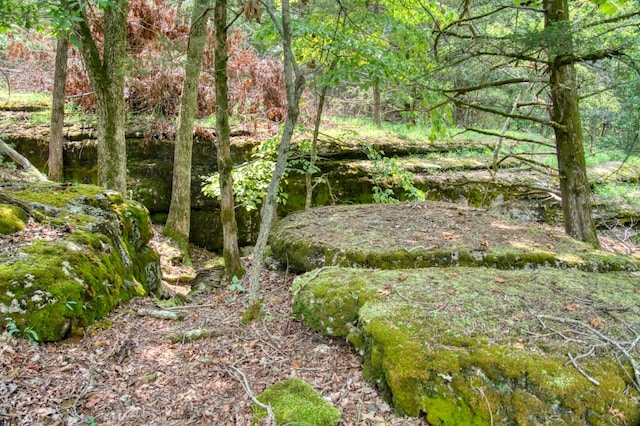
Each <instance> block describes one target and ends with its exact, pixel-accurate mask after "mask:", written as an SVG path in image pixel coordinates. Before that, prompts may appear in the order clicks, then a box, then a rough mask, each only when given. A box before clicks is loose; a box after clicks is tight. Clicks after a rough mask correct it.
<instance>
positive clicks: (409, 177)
mask: <svg viewBox="0 0 640 426" xmlns="http://www.w3.org/2000/svg"><path fill="white" fill-rule="evenodd" d="M366 149H367V157H368V158H369V160H371V161H373V167H372V169H371V177H372V179H373V183H374V186H373V189H372V191H373V194H372V198H373V201H375V202H376V203H397V202H398V201H399V200H398V198H396V194H395V192H394V191H393V190H392V189H391V188H392V187H396V186H399V187H400V188H402V191H403V198H405V199H407V200H411V201H424V199H425V194H424V192H423V191H421V190H419V189H418V188H416V186H415V185H414V184H413V179H414V178H415V175H414V174H413V173H411V172H410V171H408V170H405V169H404V168H402V165H400V163H399V162H398V160H397V159H395V158H389V157H385V156H384V152H383V151H378V150H376V148H375V147H374V146H373V145H367V146H366Z"/></svg>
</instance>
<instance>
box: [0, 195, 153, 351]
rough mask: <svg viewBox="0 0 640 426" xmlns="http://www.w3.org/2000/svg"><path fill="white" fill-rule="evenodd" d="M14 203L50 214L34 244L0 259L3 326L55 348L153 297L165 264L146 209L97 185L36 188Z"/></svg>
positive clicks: (5, 253) (21, 246) (19, 245)
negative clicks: (121, 307) (135, 301)
mask: <svg viewBox="0 0 640 426" xmlns="http://www.w3.org/2000/svg"><path fill="white" fill-rule="evenodd" d="M12 195H13V196H14V197H16V198H18V199H20V200H22V201H25V202H27V203H29V204H30V206H32V207H33V208H34V209H36V210H38V211H40V212H42V213H44V214H45V215H46V220H45V221H43V223H39V224H35V225H34V226H35V227H36V228H38V229H37V231H38V235H36V237H35V238H33V240H31V241H29V242H28V243H24V244H22V243H17V244H16V245H15V247H12V248H11V249H10V250H6V251H3V252H2V254H0V290H1V291H0V311H1V312H0V313H1V315H0V325H1V326H3V327H6V326H7V324H8V323H10V324H11V325H12V326H14V327H18V329H20V330H26V329H29V330H32V331H33V332H34V333H35V335H36V336H37V338H38V340H41V341H55V340H60V339H62V338H64V337H66V336H67V335H68V334H69V333H70V332H71V331H73V330H74V329H79V328H81V327H84V326H86V325H88V324H91V323H92V322H94V321H95V320H97V319H99V318H101V317H103V316H105V315H106V314H108V313H109V312H110V311H111V310H112V309H113V308H114V307H115V306H117V304H118V303H120V302H121V301H128V300H130V299H131V298H132V297H136V296H142V295H145V294H147V293H148V292H150V291H154V290H155V289H156V288H157V286H158V285H159V281H160V266H159V256H158V253H157V252H155V250H153V249H151V248H150V247H149V246H148V245H147V243H148V242H149V240H150V239H151V237H152V235H153V229H152V228H151V222H150V220H149V216H148V212H147V211H146V209H145V208H144V207H143V206H142V205H140V204H139V203H136V202H133V201H129V200H124V199H123V198H122V197H121V196H120V195H119V194H117V193H114V192H109V191H104V189H102V188H99V187H94V186H90V185H60V184H49V183H47V184H30V185H29V187H28V189H22V190H20V189H19V190H17V191H14V192H12Z"/></svg>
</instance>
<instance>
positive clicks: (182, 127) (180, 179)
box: [164, 0, 210, 264]
mask: <svg viewBox="0 0 640 426" xmlns="http://www.w3.org/2000/svg"><path fill="white" fill-rule="evenodd" d="M209 5H210V2H209V0H196V2H195V3H194V5H193V12H192V15H191V28H190V30H189V43H188V46H187V62H186V63H185V66H184V82H183V84H182V95H181V97H180V112H179V114H178V129H177V132H176V141H175V149H174V155H173V186H172V189H171V205H170V207H169V216H168V217H167V223H166V225H165V228H164V234H165V235H167V236H169V237H171V238H173V239H174V240H175V241H176V243H177V244H178V247H179V248H180V251H181V253H182V255H183V262H184V263H186V264H190V263H191V261H190V258H189V232H190V230H191V156H192V151H193V125H194V122H195V118H196V112H197V108H198V82H199V79H200V71H201V69H202V55H203V53H204V48H205V45H206V44H207V22H208V15H209Z"/></svg>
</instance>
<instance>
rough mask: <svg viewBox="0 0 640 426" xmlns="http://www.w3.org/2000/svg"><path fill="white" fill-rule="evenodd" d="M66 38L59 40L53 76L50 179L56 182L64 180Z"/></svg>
mask: <svg viewBox="0 0 640 426" xmlns="http://www.w3.org/2000/svg"><path fill="white" fill-rule="evenodd" d="M67 45H68V42H67V39H66V38H65V37H60V38H58V42H57V45H56V61H55V71H54V76H53V95H52V99H51V134H50V135H49V179H51V180H52V181H56V182H62V181H63V180H64V163H63V159H62V152H63V150H62V147H63V143H64V135H63V131H64V98H65V93H66V90H65V88H66V85H67V58H68V55H67V51H68V46H67Z"/></svg>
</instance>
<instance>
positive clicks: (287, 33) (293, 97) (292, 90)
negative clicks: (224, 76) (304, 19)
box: [249, 0, 305, 303]
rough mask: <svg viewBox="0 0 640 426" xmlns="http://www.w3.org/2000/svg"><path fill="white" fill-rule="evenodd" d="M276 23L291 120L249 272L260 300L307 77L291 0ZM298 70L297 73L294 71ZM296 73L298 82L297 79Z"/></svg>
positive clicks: (252, 296) (284, 1)
mask: <svg viewBox="0 0 640 426" xmlns="http://www.w3.org/2000/svg"><path fill="white" fill-rule="evenodd" d="M268 11H269V15H270V16H271V19H272V21H273V22H274V24H275V25H276V27H277V28H278V30H279V32H280V35H281V37H282V47H283V50H284V76H285V78H284V80H285V85H286V89H287V119H286V121H285V124H284V131H283V132H282V138H281V139H280V146H279V147H278V159H277V160H276V166H275V169H274V171H273V176H272V177H271V182H269V187H268V188H267V197H266V199H265V202H264V206H263V210H262V219H261V223H260V232H259V233H258V239H257V241H256V245H255V249H254V252H253V261H252V262H251V270H250V272H249V300H250V301H251V302H254V303H255V302H256V301H258V296H259V294H260V271H262V265H263V257H264V249H265V247H266V245H267V241H268V240H269V234H270V232H271V224H272V222H273V217H274V214H275V207H276V198H277V195H278V189H279V187H280V180H281V179H282V175H283V174H284V170H285V168H286V166H287V160H288V159H289V147H290V146H291V138H292V136H293V132H294V130H295V128H296V122H297V120H298V115H299V114H300V107H299V105H300V97H301V96H302V91H303V90H304V85H305V79H304V75H303V74H302V73H301V72H300V70H299V69H298V65H297V63H296V61H295V57H294V55H293V51H292V50H291V21H290V19H291V18H290V13H289V0H282V26H280V25H279V23H278V21H277V19H276V18H275V15H274V14H273V13H272V11H271V10H270V9H268ZM294 71H295V72H294ZM294 74H295V81H294V79H293V77H294Z"/></svg>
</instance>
